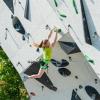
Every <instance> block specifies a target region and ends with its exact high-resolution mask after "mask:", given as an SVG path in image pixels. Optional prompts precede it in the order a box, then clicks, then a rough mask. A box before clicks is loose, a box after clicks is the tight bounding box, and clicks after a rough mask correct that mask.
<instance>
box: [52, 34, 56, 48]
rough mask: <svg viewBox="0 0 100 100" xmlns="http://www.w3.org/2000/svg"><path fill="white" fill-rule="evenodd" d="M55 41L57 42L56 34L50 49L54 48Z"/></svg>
mask: <svg viewBox="0 0 100 100" xmlns="http://www.w3.org/2000/svg"><path fill="white" fill-rule="evenodd" d="M56 41H57V32H56V36H55V38H54V42H53V43H52V47H54V45H55V43H56Z"/></svg>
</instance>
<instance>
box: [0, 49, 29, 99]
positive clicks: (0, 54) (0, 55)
mask: <svg viewBox="0 0 100 100" xmlns="http://www.w3.org/2000/svg"><path fill="white" fill-rule="evenodd" d="M22 90H23V91H22ZM0 100H28V94H27V91H26V89H25V87H24V84H23V82H22V80H21V78H20V76H19V74H18V73H17V71H16V70H15V68H14V67H13V65H12V63H11V62H10V60H9V59H8V57H7V56H6V54H5V53H4V51H3V50H2V49H0Z"/></svg>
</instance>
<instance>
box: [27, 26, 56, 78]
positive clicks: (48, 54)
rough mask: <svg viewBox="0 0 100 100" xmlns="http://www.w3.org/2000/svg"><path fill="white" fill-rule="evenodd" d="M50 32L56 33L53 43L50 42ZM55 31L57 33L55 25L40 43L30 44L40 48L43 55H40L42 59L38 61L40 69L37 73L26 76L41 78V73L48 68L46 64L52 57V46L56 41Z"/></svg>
mask: <svg viewBox="0 0 100 100" xmlns="http://www.w3.org/2000/svg"><path fill="white" fill-rule="evenodd" d="M52 33H56V34H55V38H54V41H53V43H50V38H51V36H52ZM57 33H58V29H57V28H56V27H55V28H53V29H52V30H51V31H50V33H49V35H48V38H47V39H44V40H42V41H41V43H40V45H39V44H37V43H33V44H32V46H35V47H37V48H42V49H43V55H42V60H41V61H40V69H39V72H38V74H34V75H31V76H28V78H41V76H42V75H43V73H44V72H45V71H46V70H47V69H48V64H49V62H50V61H51V58H52V48H53V47H54V45H55V43H56V41H57Z"/></svg>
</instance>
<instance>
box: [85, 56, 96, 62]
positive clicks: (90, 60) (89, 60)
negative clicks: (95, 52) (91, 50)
mask: <svg viewBox="0 0 100 100" xmlns="http://www.w3.org/2000/svg"><path fill="white" fill-rule="evenodd" d="M85 57H86V59H87V60H88V62H90V63H92V64H95V63H94V61H93V60H92V59H91V58H90V57H89V56H87V55H85Z"/></svg>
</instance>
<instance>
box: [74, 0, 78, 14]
mask: <svg viewBox="0 0 100 100" xmlns="http://www.w3.org/2000/svg"><path fill="white" fill-rule="evenodd" d="M73 6H74V9H75V11H76V14H78V9H77V5H76V2H75V0H73Z"/></svg>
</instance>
